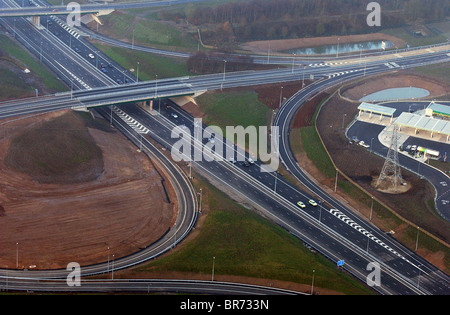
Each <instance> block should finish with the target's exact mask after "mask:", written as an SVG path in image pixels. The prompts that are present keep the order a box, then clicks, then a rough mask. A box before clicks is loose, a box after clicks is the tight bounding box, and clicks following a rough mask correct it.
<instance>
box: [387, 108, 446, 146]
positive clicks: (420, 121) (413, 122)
mask: <svg viewBox="0 0 450 315" xmlns="http://www.w3.org/2000/svg"><path fill="white" fill-rule="evenodd" d="M395 124H396V125H398V126H399V127H400V128H402V127H403V128H413V129H414V132H415V133H416V134H417V133H418V132H419V131H420V130H422V131H427V132H430V133H431V137H432V138H433V135H434V134H442V135H444V136H446V138H447V141H448V140H449V138H450V121H447V120H443V119H436V118H433V117H428V116H422V115H417V114H411V113H402V114H401V115H400V116H399V117H398V118H397V119H396V120H395Z"/></svg>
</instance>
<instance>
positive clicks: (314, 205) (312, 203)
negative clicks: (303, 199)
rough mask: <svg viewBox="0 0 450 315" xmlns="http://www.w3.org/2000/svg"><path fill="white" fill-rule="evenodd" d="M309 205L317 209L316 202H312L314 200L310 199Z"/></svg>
mask: <svg viewBox="0 0 450 315" xmlns="http://www.w3.org/2000/svg"><path fill="white" fill-rule="evenodd" d="M308 202H309V204H310V205H311V206H313V207H317V202H315V201H314V200H312V199H309V201H308Z"/></svg>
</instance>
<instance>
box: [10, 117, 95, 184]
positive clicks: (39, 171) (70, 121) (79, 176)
mask: <svg viewBox="0 0 450 315" xmlns="http://www.w3.org/2000/svg"><path fill="white" fill-rule="evenodd" d="M5 164H6V165H7V167H8V168H11V169H13V170H15V171H19V172H22V173H25V174H27V175H29V176H31V177H32V178H33V180H36V181H38V182H40V183H63V184H73V183H80V182H88V181H92V180H95V179H96V178H97V177H98V176H100V175H101V173H102V172H103V157H102V151H101V149H100V148H99V147H98V146H97V144H96V143H95V141H94V139H93V138H92V136H91V135H90V133H89V131H88V128H87V127H86V125H85V123H84V120H83V119H82V118H81V116H80V115H78V114H76V113H73V112H68V113H65V114H64V115H62V116H59V117H56V118H53V119H52V120H50V121H47V122H44V123H43V124H42V125H40V126H38V127H35V128H32V129H29V130H27V131H25V132H23V133H21V134H20V135H18V136H16V137H14V138H13V139H12V140H11V144H10V147H9V150H8V153H7V155H6V158H5Z"/></svg>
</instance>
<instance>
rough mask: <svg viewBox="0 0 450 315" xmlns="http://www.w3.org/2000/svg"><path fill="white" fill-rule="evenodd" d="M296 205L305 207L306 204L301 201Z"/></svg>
mask: <svg viewBox="0 0 450 315" xmlns="http://www.w3.org/2000/svg"><path fill="white" fill-rule="evenodd" d="M297 206H299V207H300V208H302V209H304V208H306V205H305V204H304V203H303V202H301V201H299V202H297Z"/></svg>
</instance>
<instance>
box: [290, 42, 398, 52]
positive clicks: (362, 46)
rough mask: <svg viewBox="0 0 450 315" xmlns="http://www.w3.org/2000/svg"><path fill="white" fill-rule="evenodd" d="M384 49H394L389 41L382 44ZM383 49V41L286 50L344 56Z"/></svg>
mask: <svg viewBox="0 0 450 315" xmlns="http://www.w3.org/2000/svg"><path fill="white" fill-rule="evenodd" d="M384 43H385V45H386V47H385V48H386V49H388V48H392V47H394V44H393V43H392V42H389V41H385V42H384ZM382 48H383V41H381V40H380V41H369V42H360V43H348V44H338V43H336V44H334V45H323V46H317V47H311V48H296V49H291V50H288V51H287V52H288V53H290V54H296V55H337V54H338V53H339V54H346V53H352V52H355V53H356V52H358V53H359V52H363V51H371V50H381V49H382Z"/></svg>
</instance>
